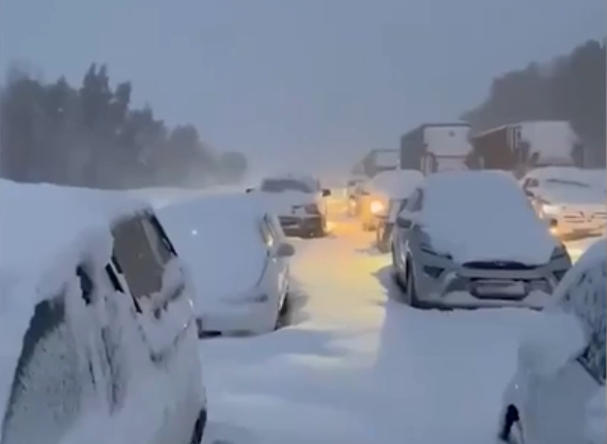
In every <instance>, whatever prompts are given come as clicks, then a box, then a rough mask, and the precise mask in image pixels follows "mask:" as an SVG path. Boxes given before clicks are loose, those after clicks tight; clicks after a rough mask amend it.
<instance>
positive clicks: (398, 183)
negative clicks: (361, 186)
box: [371, 170, 424, 253]
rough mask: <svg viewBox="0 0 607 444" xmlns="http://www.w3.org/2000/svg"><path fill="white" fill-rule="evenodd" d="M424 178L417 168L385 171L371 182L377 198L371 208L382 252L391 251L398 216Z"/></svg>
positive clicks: (377, 241)
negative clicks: (393, 231)
mask: <svg viewBox="0 0 607 444" xmlns="http://www.w3.org/2000/svg"><path fill="white" fill-rule="evenodd" d="M423 179H424V175H423V174H422V173H421V172H420V171H417V170H394V171H385V172H383V173H380V174H378V175H377V176H376V177H374V178H373V181H372V182H371V183H372V190H374V194H375V196H376V197H375V199H376V200H375V201H373V203H372V204H371V205H372V208H371V209H372V210H373V211H372V214H373V217H374V219H375V222H374V224H373V225H375V227H376V239H375V240H376V245H377V248H378V249H379V251H381V252H382V253H389V252H390V245H391V239H392V230H393V228H394V225H395V224H396V216H397V215H398V213H399V212H400V211H401V210H402V209H403V208H404V206H405V204H406V200H407V198H408V197H409V196H410V195H411V194H412V193H413V191H415V189H416V188H417V186H418V185H419V184H420V183H421V181H422V180H423Z"/></svg>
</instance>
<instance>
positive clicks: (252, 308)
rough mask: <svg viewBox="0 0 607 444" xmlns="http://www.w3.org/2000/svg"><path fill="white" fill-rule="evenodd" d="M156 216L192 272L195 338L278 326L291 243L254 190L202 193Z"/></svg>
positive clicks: (282, 312) (284, 303) (286, 302)
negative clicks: (197, 332)
mask: <svg viewBox="0 0 607 444" xmlns="http://www.w3.org/2000/svg"><path fill="white" fill-rule="evenodd" d="M158 214H159V216H158V217H159V218H160V220H161V221H162V223H163V224H164V225H165V227H166V229H167V232H168V233H169V235H170V237H171V239H172V240H173V242H174V243H175V246H176V248H177V250H178V251H179V253H180V254H181V256H182V257H183V258H184V260H185V261H187V262H188V263H189V265H190V269H191V270H192V272H193V279H194V283H195V284H196V288H197V290H198V292H199V294H198V296H197V299H196V301H195V306H196V307H195V309H196V313H197V315H196V316H197V319H198V326H199V335H200V336H201V337H204V336H212V335H219V334H222V335H228V334H245V333H246V334H261V333H266V332H270V331H273V330H275V329H276V328H279V327H280V326H281V325H282V324H283V321H284V320H285V317H286V315H287V310H288V305H289V290H290V273H289V258H290V257H291V256H292V255H293V254H294V253H295V249H294V247H293V246H292V245H291V244H289V243H287V242H286V240H285V237H284V234H283V232H282V229H281V227H280V224H279V223H278V220H277V218H276V216H273V215H271V214H269V213H267V212H265V210H264V209H263V205H262V203H261V202H260V199H258V197H257V196H251V195H241V194H232V195H223V196H216V197H212V196H208V197H203V198H199V199H194V200H191V201H188V202H180V203H177V204H175V205H170V206H167V207H165V208H163V209H161V210H159V212H158Z"/></svg>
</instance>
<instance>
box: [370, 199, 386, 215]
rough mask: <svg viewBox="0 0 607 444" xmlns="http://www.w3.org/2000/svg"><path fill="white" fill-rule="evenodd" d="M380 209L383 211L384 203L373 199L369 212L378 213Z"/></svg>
mask: <svg viewBox="0 0 607 444" xmlns="http://www.w3.org/2000/svg"><path fill="white" fill-rule="evenodd" d="M382 211H384V204H383V203H381V202H380V201H378V200H374V201H373V202H371V213H373V214H379V213H381V212H382Z"/></svg>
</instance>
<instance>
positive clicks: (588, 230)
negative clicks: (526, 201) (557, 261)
mask: <svg viewBox="0 0 607 444" xmlns="http://www.w3.org/2000/svg"><path fill="white" fill-rule="evenodd" d="M602 171H604V170H602ZM597 175H599V176H600V173H599V174H597V173H596V171H595V170H581V169H579V168H574V167H569V168H565V167H560V168H558V167H546V168H539V169H537V170H532V171H531V172H529V173H528V174H527V175H526V176H525V177H524V178H523V179H522V181H521V186H522V187H523V189H524V190H525V193H526V194H527V196H528V197H529V198H530V199H531V202H532V204H533V206H534V208H535V209H536V212H537V213H538V215H539V216H540V218H542V219H543V220H545V221H546V222H547V223H548V224H549V226H550V230H551V231H552V233H553V234H555V235H557V236H567V235H577V234H603V233H604V232H605V228H606V227H607V192H606V191H605V185H604V183H605V182H606V181H607V178H606V176H605V175H604V174H603V184H602V186H601V184H600V182H599V181H598V180H597V178H596V176H597Z"/></svg>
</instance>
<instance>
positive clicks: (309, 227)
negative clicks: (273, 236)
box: [278, 215, 325, 236]
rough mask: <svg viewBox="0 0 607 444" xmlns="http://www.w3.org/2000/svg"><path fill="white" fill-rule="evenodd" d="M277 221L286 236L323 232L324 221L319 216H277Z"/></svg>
mask: <svg viewBox="0 0 607 444" xmlns="http://www.w3.org/2000/svg"><path fill="white" fill-rule="evenodd" d="M278 220H279V221H280V226H281V227H282V230H283V231H284V233H285V234H286V235H287V236H305V235H309V234H322V233H324V232H325V221H324V217H323V216H321V215H312V216H279V217H278Z"/></svg>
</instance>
